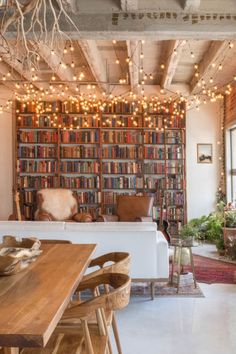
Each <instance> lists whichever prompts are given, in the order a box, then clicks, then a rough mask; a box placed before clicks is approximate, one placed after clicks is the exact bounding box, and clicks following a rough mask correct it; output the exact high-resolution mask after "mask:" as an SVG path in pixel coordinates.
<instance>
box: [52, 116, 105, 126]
mask: <svg viewBox="0 0 236 354" xmlns="http://www.w3.org/2000/svg"><path fill="white" fill-rule="evenodd" d="M58 123H59V124H60V125H61V126H63V127H70V128H77V127H80V128H98V127H99V124H100V123H99V120H98V119H97V117H96V115H89V116H88V115H86V116H83V115H76V116H70V115H68V114H67V115H63V116H59V119H58Z"/></svg>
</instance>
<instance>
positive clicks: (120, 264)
mask: <svg viewBox="0 0 236 354" xmlns="http://www.w3.org/2000/svg"><path fill="white" fill-rule="evenodd" d="M130 261H131V256H130V254H129V253H128V252H111V253H107V254H104V255H102V256H100V257H97V258H94V259H93V260H92V261H91V262H90V264H89V268H92V267H99V268H100V269H97V270H95V271H93V272H91V273H89V274H86V275H85V276H84V277H83V281H84V280H88V279H91V278H92V277H94V276H98V275H101V274H106V273H122V274H127V275H128V274H129V272H130Z"/></svg>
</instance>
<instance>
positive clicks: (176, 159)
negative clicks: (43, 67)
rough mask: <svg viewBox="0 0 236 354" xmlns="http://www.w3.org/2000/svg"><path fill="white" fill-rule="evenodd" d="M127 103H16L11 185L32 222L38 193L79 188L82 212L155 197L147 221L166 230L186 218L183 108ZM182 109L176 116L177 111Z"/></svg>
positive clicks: (106, 210) (110, 209)
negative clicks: (124, 198)
mask: <svg viewBox="0 0 236 354" xmlns="http://www.w3.org/2000/svg"><path fill="white" fill-rule="evenodd" d="M166 107H167V106H161V105H159V106H156V107H155V106H153V105H152V104H151V103H150V104H146V106H145V107H142V106H141V105H134V104H131V103H128V102H117V103H116V104H114V103H113V104H112V103H108V104H106V105H105V106H104V109H103V111H99V109H98V107H97V106H94V107H90V108H89V109H86V111H85V110H84V107H82V106H81V105H80V103H78V102H77V103H75V102H69V103H63V102H59V101H57V102H51V103H50V102H41V103H38V104H37V105H36V104H33V103H28V104H22V103H20V104H19V103H18V104H17V106H16V146H17V152H16V156H15V160H16V171H15V172H16V178H15V181H16V186H15V187H16V188H18V189H20V191H21V204H22V205H21V207H22V212H23V213H24V214H25V215H26V217H27V218H28V219H33V215H34V211H35V207H36V201H35V196H36V191H37V190H38V189H40V188H47V187H51V188H53V187H63V188H69V189H72V190H74V191H76V192H77V194H78V200H79V204H80V210H81V211H88V212H91V213H92V215H93V216H94V218H96V215H97V214H98V213H108V214H111V213H114V212H115V205H116V198H117V195H119V194H147V195H153V196H154V208H153V218H154V219H159V218H166V219H167V220H168V221H169V222H170V225H171V232H172V234H176V233H177V232H178V228H179V226H180V225H181V224H183V223H184V222H185V221H186V187H185V184H186V182H185V180H186V178H185V108H184V105H182V106H181V107H177V108H176V106H175V107H174V106H173V105H169V106H168V108H166ZM180 112H181V114H180Z"/></svg>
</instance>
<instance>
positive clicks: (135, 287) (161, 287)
mask: <svg viewBox="0 0 236 354" xmlns="http://www.w3.org/2000/svg"><path fill="white" fill-rule="evenodd" d="M131 296H144V297H150V296H151V289H150V285H148V284H145V283H132V287H131ZM155 296H156V297H159V296H160V297H162V296H166V297H204V294H203V292H202V290H201V288H200V287H199V285H198V284H197V288H196V289H195V288H194V285H188V286H181V287H180V289H179V293H178V294H177V288H176V286H172V285H171V284H169V283H156V284H155Z"/></svg>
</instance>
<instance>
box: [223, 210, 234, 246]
mask: <svg viewBox="0 0 236 354" xmlns="http://www.w3.org/2000/svg"><path fill="white" fill-rule="evenodd" d="M223 233H224V242H225V245H226V244H227V241H228V238H229V237H233V238H236V209H232V210H226V211H225V212H224V228H223Z"/></svg>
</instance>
